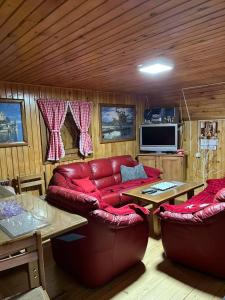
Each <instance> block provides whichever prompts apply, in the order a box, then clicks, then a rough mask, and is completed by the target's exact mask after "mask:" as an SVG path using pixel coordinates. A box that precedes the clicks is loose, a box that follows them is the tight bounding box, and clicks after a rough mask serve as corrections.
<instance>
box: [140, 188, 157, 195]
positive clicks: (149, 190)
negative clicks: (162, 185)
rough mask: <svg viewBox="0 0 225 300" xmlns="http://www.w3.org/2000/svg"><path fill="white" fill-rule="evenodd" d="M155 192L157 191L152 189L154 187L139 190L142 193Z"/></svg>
mask: <svg viewBox="0 0 225 300" xmlns="http://www.w3.org/2000/svg"><path fill="white" fill-rule="evenodd" d="M156 192H157V190H154V189H145V190H142V191H141V193H142V194H154V193H156Z"/></svg>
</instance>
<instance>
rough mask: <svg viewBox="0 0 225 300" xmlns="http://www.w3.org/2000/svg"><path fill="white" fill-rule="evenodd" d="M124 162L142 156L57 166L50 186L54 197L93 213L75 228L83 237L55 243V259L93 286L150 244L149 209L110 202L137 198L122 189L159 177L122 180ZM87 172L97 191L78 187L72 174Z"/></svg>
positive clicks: (75, 209) (135, 258)
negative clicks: (121, 167)
mask: <svg viewBox="0 0 225 300" xmlns="http://www.w3.org/2000/svg"><path fill="white" fill-rule="evenodd" d="M122 164H123V165H126V166H134V165H136V164H137V162H136V161H134V160H133V159H132V157H131V156H129V155H125V156H118V157H111V158H108V159H96V160H92V161H89V162H87V163H77V164H76V163H73V164H68V165H62V166H59V167H57V168H56V169H55V170H54V175H53V178H52V179H51V185H50V187H49V189H48V192H47V198H46V199H47V201H48V202H49V203H51V204H53V205H55V206H58V207H59V208H62V209H65V210H68V211H70V212H73V213H78V214H81V215H83V216H85V217H86V218H87V219H88V224H87V225H86V226H84V227H82V228H79V229H77V230H75V231H73V233H75V234H81V235H82V238H81V239H78V240H75V241H67V240H65V239H64V238H63V237H62V238H55V239H53V240H52V249H53V255H54V258H55V260H56V262H57V263H58V264H59V265H61V266H62V267H63V268H66V269H68V270H69V271H70V272H73V273H75V274H76V275H77V276H78V279H79V280H81V281H82V282H84V283H85V284H86V285H87V286H89V287H95V286H99V285H102V284H104V283H106V282H107V281H109V280H111V279H112V278H113V277H115V276H116V275H117V274H118V273H121V272H122V271H124V270H125V269H127V268H128V267H130V266H132V265H133V264H135V263H137V262H138V261H139V260H141V259H142V257H143V255H144V252H145V249H146V246H147V241H148V228H149V226H148V221H147V218H146V213H147V214H148V213H149V212H148V211H147V210H144V209H142V208H139V207H138V206H137V205H136V206H135V205H129V206H125V207H121V208H118V211H117V209H116V208H113V207H110V205H112V206H115V207H118V206H121V205H124V204H126V203H130V202H132V198H130V197H128V196H125V195H122V192H123V191H124V190H126V189H129V188H132V187H136V186H139V185H141V184H145V183H147V182H153V181H157V180H159V178H158V177H157V175H154V174H153V176H152V177H148V178H146V179H137V180H132V181H129V182H125V183H122V182H121V175H120V165H122ZM152 172H153V173H154V170H152ZM156 174H158V173H157V171H156ZM84 177H88V178H89V179H90V180H91V181H92V182H93V183H94V184H95V186H96V187H97V190H96V191H94V192H90V193H82V192H80V191H77V190H76V189H77V187H76V185H75V184H73V180H74V179H80V178H84Z"/></svg>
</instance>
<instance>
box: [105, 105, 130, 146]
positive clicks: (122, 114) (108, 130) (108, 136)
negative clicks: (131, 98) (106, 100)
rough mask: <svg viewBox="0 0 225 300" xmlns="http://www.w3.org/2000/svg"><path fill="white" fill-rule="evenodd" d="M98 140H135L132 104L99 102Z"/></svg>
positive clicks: (110, 141) (107, 141) (109, 141)
mask: <svg viewBox="0 0 225 300" xmlns="http://www.w3.org/2000/svg"><path fill="white" fill-rule="evenodd" d="M99 115H100V142H101V143H112V142H122V141H130V140H135V137H136V109H135V106H134V105H120V104H118V105H115V104H114V105H111V104H110V105H109V104H100V112H99Z"/></svg>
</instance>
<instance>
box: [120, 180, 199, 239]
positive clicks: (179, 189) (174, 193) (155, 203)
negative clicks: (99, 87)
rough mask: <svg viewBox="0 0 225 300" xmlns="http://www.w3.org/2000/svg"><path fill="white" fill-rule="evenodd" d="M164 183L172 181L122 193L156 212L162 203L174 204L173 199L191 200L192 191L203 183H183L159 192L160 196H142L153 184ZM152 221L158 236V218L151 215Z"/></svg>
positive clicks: (147, 185) (150, 184) (149, 184)
mask: <svg viewBox="0 0 225 300" xmlns="http://www.w3.org/2000/svg"><path fill="white" fill-rule="evenodd" d="M164 181H173V180H168V179H167V180H161V181H157V182H153V183H148V184H145V185H142V186H140V187H137V188H134V189H130V190H127V191H126V192H123V194H124V195H127V196H131V197H133V198H134V199H135V200H141V201H144V202H147V203H149V204H150V205H147V206H146V207H150V206H151V210H153V211H154V210H156V209H157V208H158V207H159V206H160V205H161V204H162V203H164V202H169V203H171V204H174V200H175V198H177V197H179V196H181V195H184V194H187V199H189V198H191V197H192V196H193V195H194V190H195V189H197V188H199V187H201V186H203V185H204V183H202V182H201V183H200V182H184V184H182V185H180V186H176V187H174V188H170V189H168V190H166V191H163V192H161V193H160V194H157V195H156V194H142V193H141V192H142V190H144V189H147V188H150V187H151V186H153V185H154V184H157V183H159V182H164ZM152 220H153V230H154V234H155V235H160V223H159V218H158V217H157V216H156V215H154V214H153V215H152Z"/></svg>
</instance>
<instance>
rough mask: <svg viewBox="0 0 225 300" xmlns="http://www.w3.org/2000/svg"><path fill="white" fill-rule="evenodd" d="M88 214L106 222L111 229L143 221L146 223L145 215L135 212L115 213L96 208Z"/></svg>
mask: <svg viewBox="0 0 225 300" xmlns="http://www.w3.org/2000/svg"><path fill="white" fill-rule="evenodd" d="M89 215H90V216H91V217H92V218H93V219H96V220H98V221H99V222H101V223H104V224H108V225H109V226H110V228H112V229H120V228H124V227H128V226H134V225H136V224H139V223H143V222H146V223H147V216H141V215H139V214H137V213H135V212H134V213H131V214H128V215H115V214H112V213H109V212H106V211H104V210H102V209H96V210H94V211H92V212H91V213H90V214H89Z"/></svg>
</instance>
